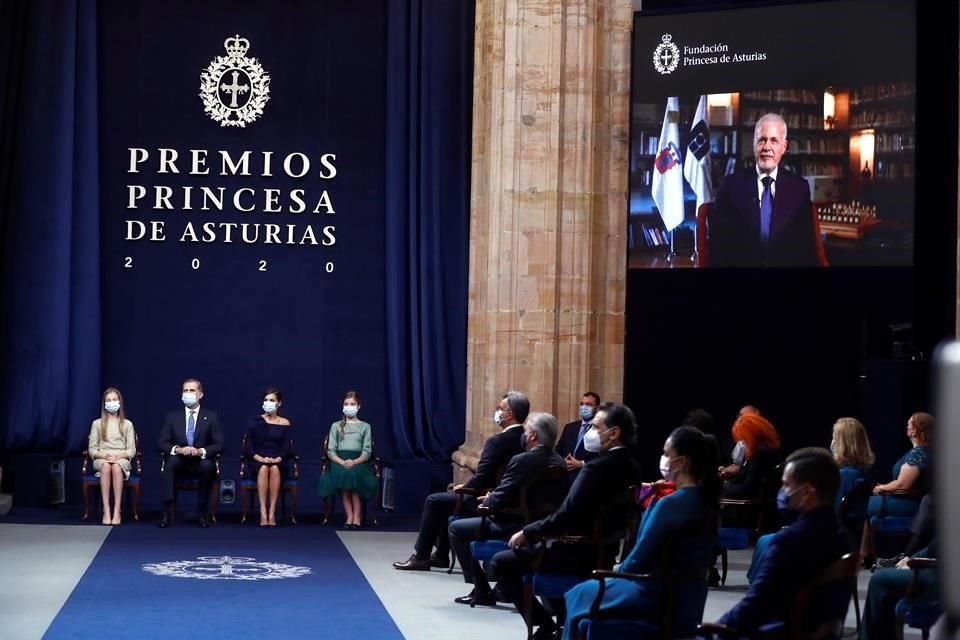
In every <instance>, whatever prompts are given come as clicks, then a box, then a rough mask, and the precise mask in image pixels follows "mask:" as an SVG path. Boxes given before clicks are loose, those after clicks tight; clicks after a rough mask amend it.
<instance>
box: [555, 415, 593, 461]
mask: <svg viewBox="0 0 960 640" xmlns="http://www.w3.org/2000/svg"><path fill="white" fill-rule="evenodd" d="M581 424H583V421H582V420H576V421H575V422H568V423H567V424H565V425H564V426H563V433H562V434H561V435H560V441H559V442H557V453H558V454H560V457H561V458H566V457H567V454H573V457H574V458H576V459H577V460H582V461H584V462H589V461H591V460H593V459H594V458H596V457H597V454H595V453H590V452H589V451H587V450H586V449H584V447H583V442H581V443H580V446H579V447H578V446H577V437H578V436H579V435H580V425H581Z"/></svg>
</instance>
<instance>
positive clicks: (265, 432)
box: [244, 388, 291, 527]
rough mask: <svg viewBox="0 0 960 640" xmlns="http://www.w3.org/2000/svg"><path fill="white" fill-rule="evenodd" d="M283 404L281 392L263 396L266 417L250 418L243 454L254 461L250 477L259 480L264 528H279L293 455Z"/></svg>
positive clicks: (272, 392) (264, 415)
mask: <svg viewBox="0 0 960 640" xmlns="http://www.w3.org/2000/svg"><path fill="white" fill-rule="evenodd" d="M282 404H283V394H281V393H280V391H279V390H278V389H272V388H271V389H267V390H266V392H264V394H263V405H262V407H263V413H262V414H260V415H258V416H255V417H253V418H251V419H250V422H249V424H248V425H247V438H246V440H245V443H246V448H247V450H246V451H244V454H245V455H247V456H248V457H249V458H250V459H251V460H252V464H251V468H250V475H251V476H253V477H254V478H256V480H257V496H258V497H259V499H260V526H261V527H275V526H277V499H278V498H279V496H280V487H282V486H283V481H284V480H285V479H286V472H287V461H288V460H289V459H290V455H291V451H290V430H291V427H290V421H289V420H287V419H286V418H284V417H283V416H281V415H280V406H281V405H282ZM244 510H246V507H244ZM244 513H246V511H244Z"/></svg>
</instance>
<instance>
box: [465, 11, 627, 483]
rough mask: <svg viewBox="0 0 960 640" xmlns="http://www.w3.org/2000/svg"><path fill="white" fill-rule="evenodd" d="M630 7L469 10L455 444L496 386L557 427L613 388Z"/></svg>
mask: <svg viewBox="0 0 960 640" xmlns="http://www.w3.org/2000/svg"><path fill="white" fill-rule="evenodd" d="M632 17H633V14H632V6H631V0H478V1H477V10H476V45H475V54H474V59H475V61H474V64H475V71H474V98H473V99H474V106H473V169H472V170H473V174H472V191H471V206H470V216H471V222H470V290H469V312H468V313H469V316H468V346H467V415H466V438H465V439H466V442H465V444H464V445H463V446H462V447H461V448H460V450H459V451H457V452H455V453H454V455H453V460H454V462H455V470H456V471H457V477H458V479H462V478H463V477H466V476H467V475H468V473H467V469H475V468H476V461H477V459H478V456H479V452H480V450H481V449H482V447H483V442H484V440H485V439H486V438H487V437H489V436H490V435H491V434H493V433H496V432H497V430H498V428H497V427H496V425H494V423H493V421H492V415H493V412H494V409H495V408H496V404H497V402H498V401H499V399H500V397H501V395H502V394H503V393H504V392H505V391H507V390H509V389H517V390H519V391H523V392H524V393H526V394H527V395H529V396H530V400H531V407H532V410H534V411H548V412H550V413H553V414H554V415H556V416H557V417H558V419H559V420H560V423H561V424H563V423H564V422H567V421H569V420H572V419H574V418H575V417H576V415H577V413H576V412H577V406H576V405H577V400H578V398H579V396H580V394H581V393H583V392H584V391H586V390H593V391H596V392H597V393H599V394H600V395H601V396H602V397H603V398H604V399H611V400H619V399H620V398H621V396H622V391H623V338H624V296H625V282H626V266H627V262H626V251H627V249H626V232H627V171H628V167H627V158H628V149H627V145H628V133H629V132H628V128H629V95H630V32H631V27H632Z"/></svg>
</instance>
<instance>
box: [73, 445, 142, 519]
mask: <svg viewBox="0 0 960 640" xmlns="http://www.w3.org/2000/svg"><path fill="white" fill-rule="evenodd" d="M133 437H134V442H135V443H136V448H137V453H136V455H135V456H134V457H133V460H131V461H130V477H129V478H127V479H126V480H124V481H123V488H124V489H129V490H130V493H129V495H130V496H131V499H132V502H133V505H132V507H133V519H134V520H135V521H139V520H140V478H142V477H143V454H142V452H141V451H140V436H139V435H137V434H136V433H135V434H134V436H133ZM80 477H81V482H82V485H83V518H82V519H83V520H86V519H87V518H89V517H90V489H92V488H97V489H99V487H100V478H98V477H97V476H96V474H95V473H94V471H93V460H92V459H91V458H90V455H89V454H88V453H87V450H86V449H84V450H83V465H82V466H81V467H80ZM97 495H98V496H99V495H100V492H99V491H97Z"/></svg>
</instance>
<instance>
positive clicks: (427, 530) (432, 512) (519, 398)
mask: <svg viewBox="0 0 960 640" xmlns="http://www.w3.org/2000/svg"><path fill="white" fill-rule="evenodd" d="M528 413H530V400H528V399H527V396H525V395H524V394H522V393H520V392H519V391H508V392H506V393H505V394H503V397H502V398H501V399H500V403H499V404H498V405H497V410H496V411H495V412H494V416H493V420H494V422H496V423H497V424H498V425H499V426H500V428H501V429H502V431H501V432H500V433H498V434H497V435H495V436H492V437H490V438H488V439H487V441H486V443H485V444H484V445H483V452H482V453H481V454H480V462H478V463H477V472H476V473H475V474H474V475H473V477H472V478H470V480H469V481H467V482H466V483H465V484H459V485H455V486H454V487H453V488H454V489H458V488H460V487H465V488H467V489H478V490H480V489H489V488H490V487H496V486H497V484H498V482H497V474H498V473H500V470H501V469H503V468H504V467H506V465H507V462H509V460H510V458H512V457H513V456H515V455H517V454H518V453H520V452H522V451H523V447H522V446H521V445H520V436H521V435H523V422H524V420H526V419H527V414H528ZM457 500H458V496H457V494H456V493H454V492H453V491H444V492H442V493H431V494H430V495H429V496H427V499H426V500H424V502H423V515H422V516H421V517H420V532H419V534H418V535H417V542H416V543H415V544H414V550H415V552H414V554H413V555H411V556H410V558H409V559H407V560H404V561H403V562H394V563H393V568H394V569H400V570H401V571H411V570H412V571H429V570H430V567H438V568H441V569H446V568H447V567H448V566H449V565H450V540H449V539H448V538H447V521H448V520H449V519H450V516H451V515H453V510H454V507H455V506H456V504H457ZM476 505H477V501H476V499H475V498H473V497H471V496H464V497H463V502H462V504H461V508H460V515H462V516H472V515H476ZM434 544H436V547H437V550H436V552H435V553H433V554H432V555H431V553H430V552H431V551H432V550H433V547H434Z"/></svg>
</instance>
